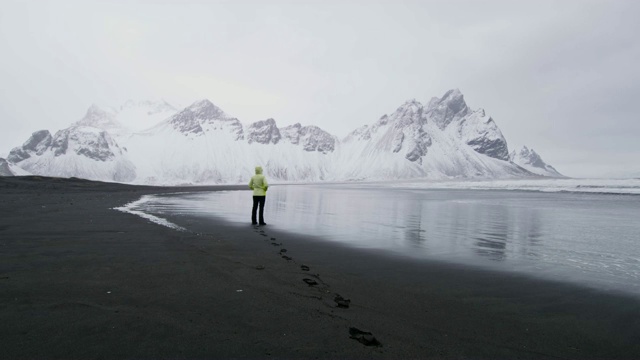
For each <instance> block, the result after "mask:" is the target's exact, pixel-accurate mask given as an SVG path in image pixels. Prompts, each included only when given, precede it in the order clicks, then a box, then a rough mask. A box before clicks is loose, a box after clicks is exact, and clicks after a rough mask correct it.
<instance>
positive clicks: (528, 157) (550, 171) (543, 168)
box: [509, 146, 563, 177]
mask: <svg viewBox="0 0 640 360" xmlns="http://www.w3.org/2000/svg"><path fill="white" fill-rule="evenodd" d="M509 158H510V160H511V161H512V162H513V163H515V164H517V165H518V166H520V167H523V168H525V169H527V170H528V171H530V172H532V173H534V174H537V175H543V176H552V177H562V176H563V175H562V174H560V173H559V172H558V170H556V169H555V168H554V167H553V166H551V165H548V164H547V163H545V162H544V160H542V158H541V157H540V155H538V153H537V152H535V150H533V149H529V148H528V147H526V146H523V147H522V148H521V149H520V150H519V151H515V150H514V151H512V152H511V154H509Z"/></svg>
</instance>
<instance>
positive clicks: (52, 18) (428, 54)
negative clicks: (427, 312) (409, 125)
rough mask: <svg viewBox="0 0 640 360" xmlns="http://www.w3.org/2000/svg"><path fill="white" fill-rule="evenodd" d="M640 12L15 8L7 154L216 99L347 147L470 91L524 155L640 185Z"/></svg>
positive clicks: (620, 8) (603, 8) (401, 6)
mask: <svg viewBox="0 0 640 360" xmlns="http://www.w3.org/2000/svg"><path fill="white" fill-rule="evenodd" d="M639 19H640V1H636V0H628V1H623V0H618V1H612V0H607V1H604V0H603V1H587V0H578V1H568V0H556V1H539V0H535V1H533V0H532V1H517V0H505V1H483V0H469V1H418V0H416V1H398V0H386V1H372V0H362V1H349V0H345V1H331V0H321V1H269V0H256V1H249V0H246V1H242V0H236V1H141V0H138V1H137V0H128V1H116V0H111V1H93V0H78V1H68V0H56V1H36V0H33V1H14V0H2V1H1V2H0V125H1V126H0V155H6V153H8V151H9V150H10V149H11V148H12V147H14V146H18V145H21V144H22V143H23V142H24V141H25V140H27V138H28V137H29V136H30V134H31V133H32V132H33V131H36V130H39V129H48V130H50V131H51V132H52V133H53V132H55V131H57V130H60V129H62V128H65V127H67V126H68V125H69V124H70V123H72V122H74V121H76V120H79V119H80V118H81V117H82V116H83V115H84V113H85V112H86V109H87V108H88V107H89V106H90V105H91V104H92V103H97V104H108V105H112V106H118V105H120V104H122V103H123V102H124V101H126V100H128V99H135V100H144V99H159V98H163V99H166V100H167V101H168V102H170V103H173V104H179V105H183V106H187V105H189V104H190V103H192V102H193V101H195V100H197V99H202V98H208V99H209V100H211V101H212V102H213V103H215V104H216V105H218V106H219V107H221V108H222V109H223V110H224V111H225V112H227V113H228V114H230V115H233V116H235V117H237V118H239V119H240V120H241V121H242V122H253V121H257V120H263V119H266V118H269V117H272V118H274V119H275V120H276V122H277V123H278V125H279V126H285V125H289V124H293V123H295V122H300V123H302V124H303V125H304V124H309V125H311V124H312V125H317V126H320V127H322V128H323V129H325V130H327V131H329V132H331V133H333V134H335V135H338V136H344V135H346V134H347V133H348V132H349V131H351V130H353V129H355V128H356V127H359V126H361V125H364V124H370V123H373V122H374V121H376V120H377V119H378V118H379V117H380V116H382V115H383V114H386V113H391V112H393V111H394V110H395V109H396V108H397V107H398V106H399V105H401V104H402V103H403V102H405V101H406V100H409V99H413V98H415V99H417V100H418V101H421V102H423V103H426V102H428V100H429V99H430V98H431V97H433V96H438V97H440V96H442V95H443V94H444V93H445V92H446V91H447V90H449V89H452V88H458V89H460V90H461V91H462V93H463V94H464V95H465V99H466V101H467V104H468V105H469V106H470V107H471V108H472V109H477V108H484V109H485V110H486V111H487V113H488V114H489V115H491V116H492V117H493V119H494V120H495V121H496V123H497V124H498V126H499V127H500V129H501V130H502V132H503V134H504V136H505V138H506V139H507V142H508V143H509V147H510V149H514V148H516V147H519V146H521V145H527V146H529V147H531V148H534V149H535V150H536V151H537V152H538V153H539V154H540V155H541V156H542V157H543V159H544V160H545V161H546V162H547V163H549V164H551V165H554V166H555V167H556V168H557V169H558V170H559V171H560V172H562V173H564V174H566V175H569V176H576V177H595V176H612V175H624V174H633V175H636V176H640V136H639V135H640V121H639V120H640V118H639V115H638V114H639V111H638V109H637V105H636V101H637V99H638V98H639V96H640V41H639V40H638V34H640V20H639Z"/></svg>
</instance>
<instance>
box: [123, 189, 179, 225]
mask: <svg viewBox="0 0 640 360" xmlns="http://www.w3.org/2000/svg"><path fill="white" fill-rule="evenodd" d="M150 199H151V196H149V195H144V196H142V197H141V198H140V199H138V200H136V201H133V202H130V203H128V204H126V205H124V206H121V207H116V208H113V210H118V211H122V212H124V213H129V214H133V215H137V216H140V217H141V218H143V219H147V220H149V221H151V222H152V223H155V224H158V225H162V226H166V227H168V228H170V229H174V230H178V231H187V229H185V228H183V227H182V226H178V225H176V224H174V223H172V222H170V221H168V220H166V219H163V218H160V217H157V216H155V215H151V214H147V213H145V212H144V211H142V210H140V209H143V208H144V206H143V205H144V204H146V203H147V202H148V201H149V200H150Z"/></svg>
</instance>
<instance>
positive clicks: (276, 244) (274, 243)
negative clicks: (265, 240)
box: [271, 242, 282, 246]
mask: <svg viewBox="0 0 640 360" xmlns="http://www.w3.org/2000/svg"><path fill="white" fill-rule="evenodd" d="M271 245H273V246H280V245H282V243H277V242H272V243H271Z"/></svg>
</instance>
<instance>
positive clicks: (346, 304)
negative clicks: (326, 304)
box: [333, 294, 351, 309]
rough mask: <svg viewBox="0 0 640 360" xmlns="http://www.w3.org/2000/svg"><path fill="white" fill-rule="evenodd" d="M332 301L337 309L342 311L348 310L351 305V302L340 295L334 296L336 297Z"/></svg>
mask: <svg viewBox="0 0 640 360" xmlns="http://www.w3.org/2000/svg"><path fill="white" fill-rule="evenodd" d="M333 301H334V302H335V303H336V304H337V305H338V307H339V308H344V309H348V308H349V304H351V300H349V299H345V298H343V297H342V296H340V294H336V297H335V298H334V299H333Z"/></svg>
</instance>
